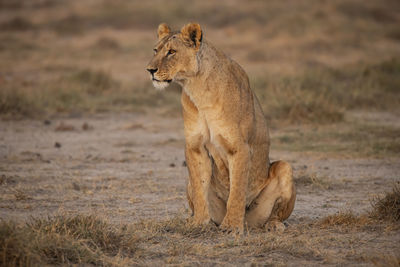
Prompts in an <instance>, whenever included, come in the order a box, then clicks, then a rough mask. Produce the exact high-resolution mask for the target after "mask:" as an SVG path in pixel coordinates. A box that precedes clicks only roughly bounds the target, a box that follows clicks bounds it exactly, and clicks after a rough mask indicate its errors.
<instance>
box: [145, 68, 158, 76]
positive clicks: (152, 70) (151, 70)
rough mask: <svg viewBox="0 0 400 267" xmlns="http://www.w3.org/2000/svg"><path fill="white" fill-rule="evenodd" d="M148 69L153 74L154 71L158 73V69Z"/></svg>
mask: <svg viewBox="0 0 400 267" xmlns="http://www.w3.org/2000/svg"><path fill="white" fill-rule="evenodd" d="M147 71H148V72H150V74H151V75H153V74H154V73H156V72H157V71H158V69H151V68H148V69H147Z"/></svg>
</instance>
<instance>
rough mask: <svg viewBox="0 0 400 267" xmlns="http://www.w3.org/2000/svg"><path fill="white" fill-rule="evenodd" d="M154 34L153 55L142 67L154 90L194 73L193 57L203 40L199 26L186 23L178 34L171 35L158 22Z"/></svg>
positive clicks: (194, 63) (194, 59)
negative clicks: (144, 66) (155, 40)
mask: <svg viewBox="0 0 400 267" xmlns="http://www.w3.org/2000/svg"><path fill="white" fill-rule="evenodd" d="M157 34H158V42H157V44H156V45H155V47H154V56H153V58H152V59H151V61H150V63H149V64H148V65H147V68H146V69H147V71H148V72H149V73H150V78H151V80H152V81H153V85H154V87H156V88H157V89H164V88H165V87H167V86H168V85H169V83H171V82H172V81H178V82H179V81H180V80H184V79H185V78H186V77H189V76H192V75H194V74H196V73H197V71H198V62H197V57H196V54H197V52H198V51H199V49H200V45H201V42H202V39H203V38H202V37H203V34H202V31H201V28H200V25H199V24H197V23H189V24H187V25H185V26H184V27H183V28H182V29H181V31H180V32H172V31H171V29H170V28H169V27H168V26H167V24H165V23H162V24H160V25H159V26H158V31H157Z"/></svg>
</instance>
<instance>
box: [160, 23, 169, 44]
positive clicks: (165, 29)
mask: <svg viewBox="0 0 400 267" xmlns="http://www.w3.org/2000/svg"><path fill="white" fill-rule="evenodd" d="M170 32H171V29H170V28H169V27H168V25H167V24H166V23H161V24H160V25H158V30H157V35H158V40H161V39H162V38H164V37H165V36H167V35H168V34H169V33H170Z"/></svg>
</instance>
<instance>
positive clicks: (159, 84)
mask: <svg viewBox="0 0 400 267" xmlns="http://www.w3.org/2000/svg"><path fill="white" fill-rule="evenodd" d="M169 84H170V82H162V81H156V80H153V86H154V87H155V88H156V89H157V90H164V89H165V88H166V87H168V85H169Z"/></svg>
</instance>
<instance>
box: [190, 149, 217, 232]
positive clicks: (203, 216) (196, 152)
mask: <svg viewBox="0 0 400 267" xmlns="http://www.w3.org/2000/svg"><path fill="white" fill-rule="evenodd" d="M185 156H186V164H187V166H188V169H189V186H188V197H189V205H190V206H191V208H192V209H193V210H192V211H193V216H194V218H193V219H194V223H195V224H206V223H208V222H209V221H210V213H209V203H208V190H209V186H210V179H211V171H212V169H211V160H210V158H209V156H208V153H207V151H206V150H205V148H204V146H201V145H196V146H191V145H190V144H187V145H186V149H185ZM190 202H191V203H190Z"/></svg>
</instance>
